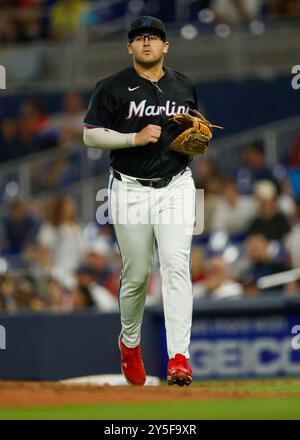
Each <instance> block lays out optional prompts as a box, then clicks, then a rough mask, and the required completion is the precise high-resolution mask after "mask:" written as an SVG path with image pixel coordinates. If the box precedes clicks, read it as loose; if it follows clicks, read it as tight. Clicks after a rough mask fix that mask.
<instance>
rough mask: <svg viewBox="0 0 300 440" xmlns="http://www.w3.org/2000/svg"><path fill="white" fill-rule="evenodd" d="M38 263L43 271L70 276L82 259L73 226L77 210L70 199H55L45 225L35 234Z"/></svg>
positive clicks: (77, 232)
mask: <svg viewBox="0 0 300 440" xmlns="http://www.w3.org/2000/svg"><path fill="white" fill-rule="evenodd" d="M38 243H39V248H38V254H39V261H40V263H41V264H42V265H43V266H44V267H45V268H47V269H52V270H55V271H56V272H60V273H62V274H66V275H70V276H72V275H73V273H74V271H75V270H76V269H77V267H78V266H79V263H80V261H81V259H82V256H83V252H84V248H85V243H84V238H83V233H82V230H81V228H80V226H79V225H78V223H77V208H76V204H75V202H74V200H73V199H72V198H71V197H70V196H59V197H57V198H56V200H55V201H54V204H53V209H52V212H51V214H50V218H49V220H48V222H46V223H44V224H43V225H42V227H41V229H40V231H39V234H38Z"/></svg>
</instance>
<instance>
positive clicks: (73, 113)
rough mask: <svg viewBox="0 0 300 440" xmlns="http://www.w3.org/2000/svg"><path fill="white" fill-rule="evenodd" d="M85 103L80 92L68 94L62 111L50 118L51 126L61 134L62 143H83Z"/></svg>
mask: <svg viewBox="0 0 300 440" xmlns="http://www.w3.org/2000/svg"><path fill="white" fill-rule="evenodd" d="M85 107H86V106H85V103H84V101H83V98H82V96H81V95H80V93H78V92H70V93H68V94H67V95H66V96H65V97H64V99H63V104H62V111H61V112H60V113H56V114H54V115H53V116H52V117H51V118H50V122H49V123H50V126H51V127H53V128H54V129H55V131H57V132H58V133H59V140H60V143H62V144H64V143H67V142H71V141H72V140H80V142H81V141H82V121H83V118H84V114H85Z"/></svg>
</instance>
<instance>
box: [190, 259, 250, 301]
mask: <svg viewBox="0 0 300 440" xmlns="http://www.w3.org/2000/svg"><path fill="white" fill-rule="evenodd" d="M242 294H243V287H242V285H241V284H239V283H237V282H235V281H233V280H232V278H231V276H230V274H229V270H228V266H227V264H226V262H225V260H224V259H223V257H222V256H221V255H219V256H214V257H212V258H211V259H210V260H209V261H208V262H207V265H206V276H205V279H204V280H203V281H200V282H197V283H194V284H193V295H194V298H195V299H197V298H205V297H208V298H212V299H227V298H238V297H240V296H241V295H242Z"/></svg>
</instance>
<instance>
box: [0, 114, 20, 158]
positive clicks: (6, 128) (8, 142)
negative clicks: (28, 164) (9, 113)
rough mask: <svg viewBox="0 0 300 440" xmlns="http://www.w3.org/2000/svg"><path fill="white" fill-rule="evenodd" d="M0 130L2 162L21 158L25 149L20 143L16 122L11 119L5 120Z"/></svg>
mask: <svg viewBox="0 0 300 440" xmlns="http://www.w3.org/2000/svg"><path fill="white" fill-rule="evenodd" d="M0 130H1V131H0V142H1V150H0V162H5V161H8V160H11V159H15V158H17V157H19V156H21V155H22V153H23V148H22V147H21V144H20V141H19V136H18V127H17V123H16V121H15V120H14V119H11V118H4V119H3V121H2V122H1V128H0Z"/></svg>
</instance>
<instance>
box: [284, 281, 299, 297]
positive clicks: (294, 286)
mask: <svg viewBox="0 0 300 440" xmlns="http://www.w3.org/2000/svg"><path fill="white" fill-rule="evenodd" d="M284 292H285V294H286V295H289V296H294V295H300V279H298V280H296V281H292V282H290V283H288V284H286V285H285V287H284Z"/></svg>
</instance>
